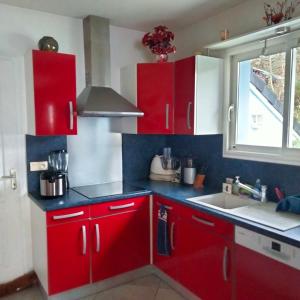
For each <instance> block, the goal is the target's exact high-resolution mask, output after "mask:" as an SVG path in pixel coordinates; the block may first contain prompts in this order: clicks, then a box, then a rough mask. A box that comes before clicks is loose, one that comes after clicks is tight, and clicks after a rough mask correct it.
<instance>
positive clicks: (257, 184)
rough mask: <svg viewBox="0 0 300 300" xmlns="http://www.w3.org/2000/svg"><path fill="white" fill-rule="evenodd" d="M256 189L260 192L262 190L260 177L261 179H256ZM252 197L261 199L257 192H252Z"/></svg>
mask: <svg viewBox="0 0 300 300" xmlns="http://www.w3.org/2000/svg"><path fill="white" fill-rule="evenodd" d="M254 189H255V190H256V191H257V192H258V193H260V192H261V182H260V179H259V178H258V179H256V182H255V186H254ZM252 198H253V199H255V200H259V196H258V195H256V194H252Z"/></svg>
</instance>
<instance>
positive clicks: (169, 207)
mask: <svg viewBox="0 0 300 300" xmlns="http://www.w3.org/2000/svg"><path fill="white" fill-rule="evenodd" d="M157 205H158V206H161V205H163V206H164V207H165V208H166V209H167V210H172V209H173V207H172V206H169V205H164V204H163V203H160V202H157Z"/></svg>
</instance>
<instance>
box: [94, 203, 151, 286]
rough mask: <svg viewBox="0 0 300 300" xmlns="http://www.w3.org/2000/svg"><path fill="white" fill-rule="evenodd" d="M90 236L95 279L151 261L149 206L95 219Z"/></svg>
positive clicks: (110, 275)
mask: <svg viewBox="0 0 300 300" xmlns="http://www.w3.org/2000/svg"><path fill="white" fill-rule="evenodd" d="M147 203H148V202H147ZM91 240H92V246H91V247H92V250H91V253H92V281H93V282H96V281H99V280H102V279H105V278H109V277H112V276H115V275H118V274H121V273H124V272H128V271H131V270H134V269H136V268H139V267H142V266H145V265H147V264H149V262H150V240H149V209H148V208H143V209H139V210H134V211H130V212H124V213H119V214H115V215H110V216H105V217H103V218H99V219H94V220H92V221H91Z"/></svg>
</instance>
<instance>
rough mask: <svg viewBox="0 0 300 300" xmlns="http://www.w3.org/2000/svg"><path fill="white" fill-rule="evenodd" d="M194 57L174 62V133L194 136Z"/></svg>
mask: <svg viewBox="0 0 300 300" xmlns="http://www.w3.org/2000/svg"><path fill="white" fill-rule="evenodd" d="M195 66H196V60H195V56H192V57H188V58H185V59H181V60H178V61H176V62H175V133H176V134H194V108H195Z"/></svg>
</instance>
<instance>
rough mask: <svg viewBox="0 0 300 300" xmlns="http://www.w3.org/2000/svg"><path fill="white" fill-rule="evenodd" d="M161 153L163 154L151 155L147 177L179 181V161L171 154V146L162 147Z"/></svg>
mask: <svg viewBox="0 0 300 300" xmlns="http://www.w3.org/2000/svg"><path fill="white" fill-rule="evenodd" d="M163 153H164V154H163V155H155V156H154V157H153V159H152V162H151V167H150V176H149V178H150V179H151V180H158V181H171V182H180V173H181V172H180V170H181V167H180V161H179V160H178V159H177V158H175V157H172V156H171V148H164V151H163ZM178 176H179V178H178Z"/></svg>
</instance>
